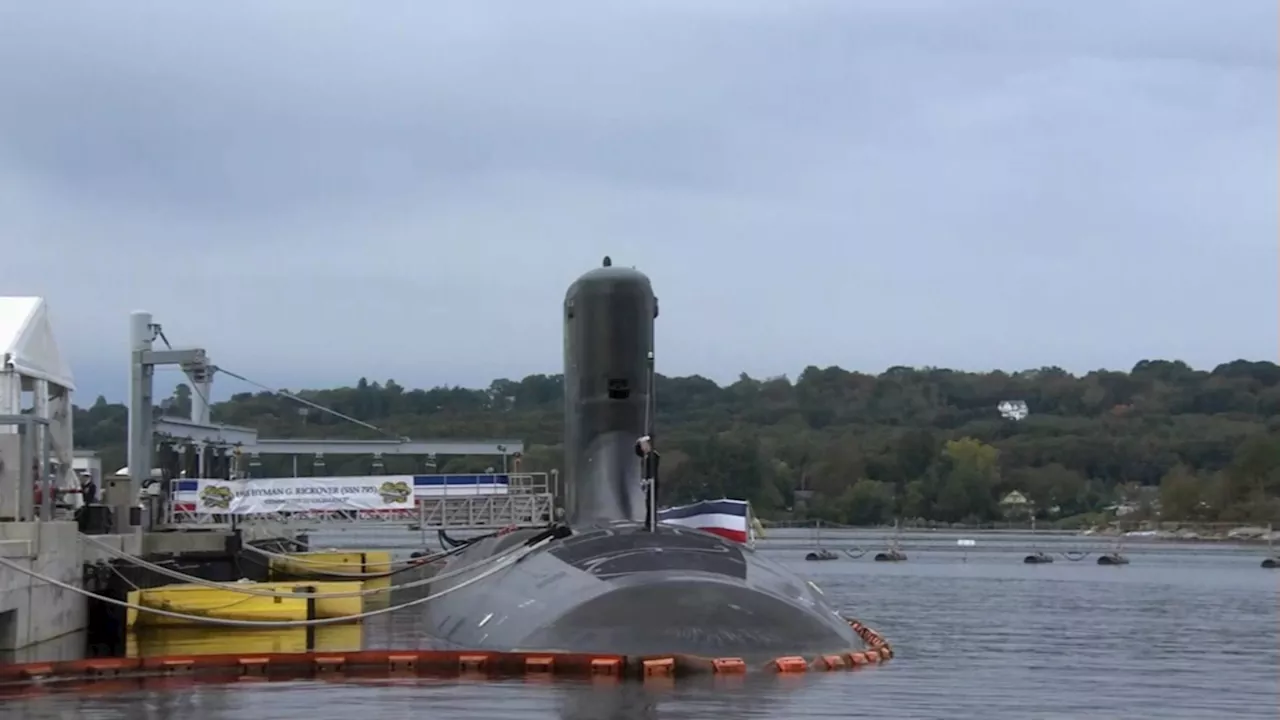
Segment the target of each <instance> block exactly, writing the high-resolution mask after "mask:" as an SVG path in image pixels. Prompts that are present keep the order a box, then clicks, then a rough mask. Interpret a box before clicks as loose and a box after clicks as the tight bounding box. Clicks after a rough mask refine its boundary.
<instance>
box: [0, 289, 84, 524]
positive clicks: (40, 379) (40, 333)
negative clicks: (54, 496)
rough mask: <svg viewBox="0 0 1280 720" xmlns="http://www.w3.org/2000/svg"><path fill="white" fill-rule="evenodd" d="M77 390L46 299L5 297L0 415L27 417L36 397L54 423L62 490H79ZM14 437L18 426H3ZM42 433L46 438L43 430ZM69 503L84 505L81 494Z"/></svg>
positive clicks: (0, 304) (1, 303)
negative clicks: (27, 399)
mask: <svg viewBox="0 0 1280 720" xmlns="http://www.w3.org/2000/svg"><path fill="white" fill-rule="evenodd" d="M75 387H76V386H75V379H74V378H73V377H72V375H71V368H70V367H69V366H68V364H67V361H66V360H64V359H63V357H62V353H61V352H60V351H59V350H58V342H57V340H55V339H54V333H53V324H52V323H51V322H50V321H49V311H48V309H47V307H46V306H45V302H44V298H38V297H0V415H18V414H20V413H22V412H24V409H23V407H22V405H23V402H22V396H23V393H24V392H30V393H31V394H32V395H33V406H32V408H31V410H32V412H33V413H34V414H35V415H36V416H37V417H41V418H44V419H46V420H48V421H49V423H50V425H49V430H48V436H47V437H48V440H49V441H50V446H51V448H52V450H53V459H54V460H56V461H57V463H58V467H59V471H58V472H59V474H60V478H59V481H58V485H59V486H60V487H61V488H63V489H64V490H68V491H74V490H75V489H76V488H77V487H78V486H79V483H78V482H77V481H76V476H75V472H74V470H73V469H72V464H73V458H74V453H73V451H72V437H73V436H72V427H71V425H72V406H71V393H72V391H74V390H75ZM13 432H17V428H16V427H14V426H0V433H5V434H9V433H13ZM39 432H40V434H41V436H44V433H45V431H44V430H43V429H42V430H40V431H39ZM68 498H69V499H70V501H71V502H72V504H73V505H76V506H78V505H79V504H80V497H79V496H78V495H74V494H72V495H69V496H68ZM6 510H7V511H11V510H13V508H6ZM17 516H18V517H22V516H24V514H18V515H17Z"/></svg>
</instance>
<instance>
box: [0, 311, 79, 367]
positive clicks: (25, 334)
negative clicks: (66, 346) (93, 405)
mask: <svg viewBox="0 0 1280 720" xmlns="http://www.w3.org/2000/svg"><path fill="white" fill-rule="evenodd" d="M0 372H14V373H17V374H18V375H21V376H23V377H28V378H36V379H39V380H46V381H48V382H49V384H50V385H57V386H58V387H62V388H66V389H67V390H75V389H76V383H75V379H74V378H73V377H72V375H71V367H70V366H69V365H67V362H66V360H64V359H63V358H62V353H61V352H59V351H58V342H57V340H55V339H54V336H53V325H52V323H50V322H49V311H48V308H47V307H46V306H45V303H44V298H38V297H0Z"/></svg>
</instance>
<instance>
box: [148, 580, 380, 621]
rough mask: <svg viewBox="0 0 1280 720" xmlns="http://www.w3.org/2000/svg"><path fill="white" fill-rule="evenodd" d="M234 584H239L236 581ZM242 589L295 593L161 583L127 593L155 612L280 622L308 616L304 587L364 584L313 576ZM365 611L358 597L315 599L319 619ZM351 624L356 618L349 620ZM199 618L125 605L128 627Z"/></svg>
mask: <svg viewBox="0 0 1280 720" xmlns="http://www.w3.org/2000/svg"><path fill="white" fill-rule="evenodd" d="M237 584H238V583H237ZM243 584H244V585H245V586H246V587H252V588H255V589H259V590H274V591H276V592H296V593H297V597H272V596H266V595H250V594H247V593H243V592H240V591H237V590H234V589H232V588H211V587H206V586H204V585H164V586H161V587H158V588H151V589H149V590H133V591H130V592H129V597H128V600H129V603H130V604H133V605H141V606H143V607H152V608H156V609H159V610H168V611H170V612H176V613H182V614H184V615H196V616H199V617H210V618H219V619H223V620H246V621H259V622H261V621H265V620H270V621H281V620H285V621H288V620H306V619H307V596H306V591H305V588H315V593H316V594H319V595H323V594H325V593H338V592H354V591H356V590H359V589H360V588H361V587H362V583H361V582H360V581H358V580H357V581H351V582H332V581H331V582H322V581H315V580H305V581H295V582H269V583H243ZM363 609H364V603H363V599H362V598H361V597H360V596H355V597H341V598H317V599H316V601H315V614H316V617H317V618H336V617H346V616H350V615H358V614H360V612H361V611H363ZM353 622H354V621H353ZM200 624H201V623H200V621H199V620H195V619H186V618H175V617H169V616H167V615H157V614H155V613H149V612H146V611H139V610H137V609H135V608H129V611H128V613H127V617H126V620H125V625H126V627H130V628H131V627H134V626H135V625H137V626H157V625H165V626H174V625H179V626H181V625H188V626H189V625H200Z"/></svg>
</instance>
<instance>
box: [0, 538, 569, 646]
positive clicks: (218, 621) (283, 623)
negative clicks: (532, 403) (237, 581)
mask: <svg viewBox="0 0 1280 720" xmlns="http://www.w3.org/2000/svg"><path fill="white" fill-rule="evenodd" d="M552 540H553V538H550V537H548V538H544V539H541V540H539V541H537V542H535V543H533V544H531V545H527V546H524V547H523V548H522V550H523V551H524V552H520V553H516V554H513V555H509V556H507V557H506V558H504V559H503V560H502V561H499V562H496V563H495V564H494V566H493V567H491V568H489V569H488V570H485V571H484V572H481V573H480V574H479V575H476V576H475V577H473V578H468V579H467V580H464V581H462V582H460V583H458V584H457V585H454V586H452V587H449V588H445V589H444V590H441V591H440V592H437V593H432V594H430V595H427V596H424V597H420V598H416V599H414V600H410V601H408V602H405V603H401V604H399V605H391V606H388V607H385V608H378V609H376V610H367V611H365V612H361V613H356V614H354V615H341V616H338V617H332V618H317V619H315V620H228V619H225V618H214V617H205V616H200V615H190V614H187V613H180V612H174V611H171V610H162V609H160V608H154V607H148V606H146V605H138V604H136V603H131V602H128V601H126V600H117V599H115V598H112V597H107V596H105V595H99V594H98V593H95V592H90V591H89V590H85V589H84V588H79V587H76V586H75V585H72V584H70V583H66V582H63V581H61V580H58V579H56V578H52V577H49V576H48V575H45V574H43V573H39V572H36V571H35V570H32V569H30V568H25V567H23V566H22V565H21V564H19V563H16V562H14V561H12V560H10V559H9V558H5V557H0V566H4V567H7V568H10V569H12V570H16V571H18V572H20V573H22V574H24V575H27V576H29V577H31V578H34V579H36V580H40V581H42V582H44V583H47V584H49V585H53V586H54V587H59V588H62V589H64V590H70V591H71V592H74V593H77V594H79V595H83V596H85V597H87V598H91V599H94V600H99V601H101V602H105V603H108V604H110V605H115V606H117V607H123V608H128V609H130V610H137V611H139V612H147V613H151V614H153V615H162V616H164V617H171V618H176V619H178V620H188V621H192V622H197V623H206V624H209V625H223V626H226V627H258V628H295V627H311V626H316V625H337V624H339V623H348V622H355V621H357V620H363V619H365V618H369V617H374V616H377V615H385V614H387V613H392V612H395V611H397V610H403V609H405V608H410V607H414V606H416V605H421V604H423V603H425V602H430V601H431V600H435V599H437V598H441V597H444V596H445V595H448V594H449V593H451V592H454V591H456V590H461V589H462V588H464V587H467V586H469V585H473V584H475V583H478V582H480V581H481V580H484V579H485V578H488V577H491V576H492V575H494V574H496V573H498V572H499V571H501V570H504V569H506V568H507V567H510V566H511V565H514V564H515V563H517V562H519V561H520V559H521V558H523V557H525V556H526V555H528V554H529V553H531V552H533V551H534V550H537V549H538V548H540V547H542V546H543V545H546V544H547V543H549V542H551V541H552ZM292 597H296V598H300V599H307V598H309V597H313V596H311V595H309V594H300V593H298V594H293V595H292ZM314 597H320V596H319V595H316V596H314Z"/></svg>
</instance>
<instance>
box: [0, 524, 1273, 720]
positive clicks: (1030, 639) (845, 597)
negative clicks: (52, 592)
mask: <svg viewBox="0 0 1280 720" xmlns="http://www.w3.org/2000/svg"><path fill="white" fill-rule="evenodd" d="M414 537H415V538H416V536H414ZM958 537H960V536H958V535H949V534H944V533H937V534H932V533H931V534H922V535H907V536H904V538H903V545H904V548H905V549H906V550H907V552H908V553H909V555H910V561H909V562H907V563H903V564H879V563H873V562H871V561H870V556H867V557H864V558H862V559H860V560H852V559H842V560H838V561H833V562H826V563H807V562H804V561H803V560H802V556H803V554H804V552H805V549H806V547H807V546H809V545H810V544H811V542H812V541H811V535H810V534H809V533H807V532H805V531H793V532H790V533H788V532H780V533H777V534H775V536H774V537H772V538H771V539H770V541H769V544H768V547H767V549H765V550H763V551H764V552H768V553H770V554H773V555H775V556H777V557H779V558H782V559H784V560H785V561H787V562H789V563H794V567H795V569H796V570H797V571H798V572H800V573H801V574H802V575H803V576H805V577H808V578H809V579H811V580H813V581H814V582H816V583H817V584H818V585H819V586H820V587H822V588H823V590H824V591H825V592H826V593H827V595H828V596H829V597H832V598H834V599H836V601H837V602H838V604H839V605H840V606H841V607H842V608H843V609H844V610H845V611H847V612H848V614H850V615H852V616H855V617H858V618H860V619H862V620H863V621H864V622H866V623H867V624H869V625H871V626H872V627H875V628H877V629H878V630H880V631H881V632H882V633H883V634H884V635H885V636H886V637H887V638H888V639H889V641H890V642H891V643H893V645H894V648H895V650H896V652H897V657H896V658H895V659H894V660H892V661H891V662H890V663H888V664H886V665H884V666H881V667H875V668H869V669H865V670H861V671H858V672H853V673H833V674H811V675H808V676H804V677H799V678H790V677H756V676H753V677H750V678H746V679H740V680H739V681H738V682H736V683H734V682H729V683H717V682H711V681H710V680H707V681H690V682H684V681H681V682H679V683H675V684H674V685H671V686H668V687H660V686H659V687H650V686H648V685H641V684H639V683H634V684H625V685H622V686H612V687H609V686H598V685H592V684H590V683H575V682H555V683H548V682H544V681H527V680H519V681H510V682H456V681H450V682H443V681H426V680H424V681H412V682H401V681H378V682H369V681H365V682H290V683H284V682H274V683H265V684H259V683H255V684H248V683H246V684H240V685H200V686H195V687H187V688H184V689H182V690H178V691H171V692H165V691H162V690H135V691H127V692H118V691H117V692H111V693H99V694H96V695H91V694H84V693H82V692H81V693H66V694H56V695H46V696H44V697H39V698H33V699H28V700H15V701H10V702H6V703H4V704H3V706H0V713H3V714H4V715H5V716H12V717H22V718H24V719H30V720H37V719H39V720H45V719H49V718H73V717H74V718H84V719H85V720H89V719H96V718H101V719H107V718H111V719H116V718H118V719H119V720H135V719H136V718H139V717H141V718H148V719H149V720H171V719H172V720H179V719H181V720H244V719H245V718H246V717H250V716H252V717H270V718H273V719H274V720H289V719H291V718H306V719H307V720H328V719H329V718H334V719H338V718H341V719H342V720H350V719H351V718H353V717H361V716H369V717H377V718H379V719H383V718H386V719H394V718H401V717H404V718H409V717H447V718H450V719H451V720H485V719H489V718H493V719H497V718H502V719H504V720H506V719H508V718H521V719H522V720H535V719H538V718H562V719H565V720H568V719H571V718H572V719H575V720H606V719H609V718H655V719H657V718H661V719H665V720H692V719H694V718H726V717H733V718H795V719H796V720H804V719H809V718H836V717H876V718H927V719H929V720H939V719H945V720H968V719H970V718H973V719H978V718H981V719H982V720H996V719H1005V718H1008V719H1010V720H1012V719H1017V720H1026V719H1027V718H1036V719H1043V720H1050V719H1054V718H1073V719H1079V718H1094V717H1098V718H1162V719H1174V718H1197V719H1200V718H1233V719H1237V718H1238V719H1244V718H1275V717H1276V716H1277V702H1278V696H1280V625H1278V620H1280V618H1278V616H1277V601H1278V600H1280V598H1278V597H1277V596H1278V595H1280V572H1277V571H1267V570H1263V569H1261V568H1259V566H1258V564H1259V562H1260V561H1261V560H1262V558H1263V557H1264V556H1265V548H1262V547H1253V548H1248V547H1244V548H1242V547H1234V546H1225V545H1188V544H1176V543H1168V542H1138V541H1128V542H1126V544H1125V546H1124V552H1125V553H1126V554H1127V555H1129V557H1130V558H1131V559H1132V561H1133V564H1131V565H1129V566H1126V567H1099V566H1097V565H1096V564H1094V563H1095V560H1096V556H1093V555H1091V556H1090V557H1089V558H1087V559H1086V560H1084V561H1082V562H1068V561H1067V560H1065V559H1063V558H1061V557H1059V558H1058V560H1057V562H1055V563H1054V564H1052V565H1039V566H1037V565H1024V564H1023V563H1022V555H1023V554H1025V552H1026V551H1027V550H1028V549H1029V548H1031V547H1032V545H1033V544H1037V545H1039V547H1040V548H1041V549H1043V550H1046V551H1049V550H1059V551H1065V550H1075V549H1089V550H1094V551H1095V552H1096V551H1097V550H1099V549H1102V548H1106V547H1108V546H1109V544H1110V543H1111V542H1113V541H1110V540H1092V541H1085V540H1082V539H1080V538H1072V537H1065V538H1064V537H1054V538H1050V537H1047V536H1043V535H1041V536H1037V537H1036V538H1028V537H1027V536H1018V535H987V534H968V535H967V537H972V538H975V539H977V542H978V545H977V547H976V548H973V549H971V550H970V551H969V552H967V553H966V552H963V551H962V550H961V549H959V548H957V547H956V543H955V541H956V539H957V538H958ZM404 538H405V536H404V535H401V534H399V533H397V534H395V535H393V536H388V535H387V534H386V533H385V531H384V532H383V533H380V534H367V533H364V534H351V535H344V536H341V537H331V538H325V539H320V538H317V540H319V542H318V543H317V544H318V545H322V546H326V545H327V546H339V545H352V546H361V545H363V546H366V547H372V546H383V547H386V546H389V545H390V544H392V542H393V541H399V542H400V543H403V539H404ZM882 539H883V533H848V534H843V535H837V534H836V533H829V532H828V533H824V534H823V536H822V540H823V543H824V544H825V545H827V546H829V547H832V548H842V547H849V548H853V547H861V548H863V549H872V550H874V549H877V548H878V547H879V546H880V544H881V542H882ZM397 600H399V601H402V600H401V599H399V598H397ZM363 633H364V643H365V645H366V646H369V647H387V646H392V647H410V646H415V645H416V646H422V647H425V646H427V644H428V643H427V640H426V638H424V637H421V634H420V633H419V632H418V629H417V628H416V627H415V625H414V614H413V611H412V610H409V611H406V612H405V613H404V614H403V615H400V616H384V617H382V618H378V619H374V620H371V621H370V622H369V623H368V624H367V625H366V627H365V628H364V629H363Z"/></svg>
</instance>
